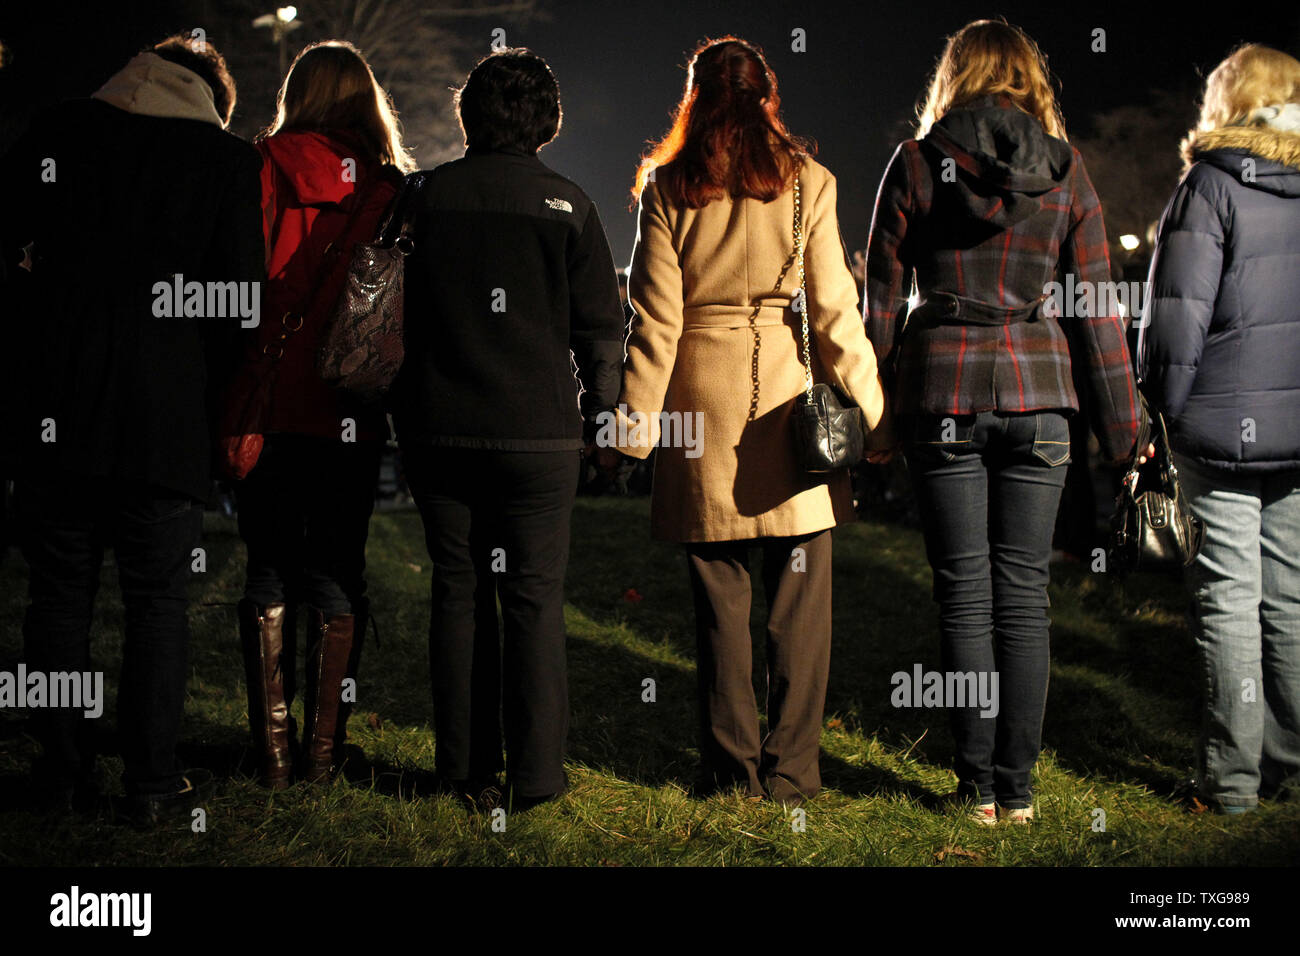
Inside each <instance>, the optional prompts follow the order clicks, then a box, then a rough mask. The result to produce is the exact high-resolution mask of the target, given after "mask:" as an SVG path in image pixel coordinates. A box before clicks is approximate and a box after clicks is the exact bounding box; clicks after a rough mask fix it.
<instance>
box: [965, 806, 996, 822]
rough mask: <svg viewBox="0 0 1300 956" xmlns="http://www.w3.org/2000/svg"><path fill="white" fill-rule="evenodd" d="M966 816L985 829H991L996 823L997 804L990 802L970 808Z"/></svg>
mask: <svg viewBox="0 0 1300 956" xmlns="http://www.w3.org/2000/svg"><path fill="white" fill-rule="evenodd" d="M967 816H968V817H970V819H972V820H974V821H975V822H976V823H979V824H981V825H983V826H986V827H991V826H993V825H994V824H995V823H997V822H998V808H997V804H996V803H994V802H993V801H992V800H990V801H989V802H988V803H981V804H978V805H977V806H973V807H971V808H970V810H969V812H968V813H967Z"/></svg>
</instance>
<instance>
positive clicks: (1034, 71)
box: [916, 20, 1065, 139]
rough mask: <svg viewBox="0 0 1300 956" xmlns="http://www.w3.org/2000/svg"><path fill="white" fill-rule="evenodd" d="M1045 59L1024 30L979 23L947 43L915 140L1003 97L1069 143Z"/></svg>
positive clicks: (993, 22) (998, 23)
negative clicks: (977, 104)
mask: <svg viewBox="0 0 1300 956" xmlns="http://www.w3.org/2000/svg"><path fill="white" fill-rule="evenodd" d="M1051 76H1052V75H1051V73H1050V72H1049V71H1048V69H1047V57H1045V56H1044V55H1043V51H1042V50H1040V49H1039V48H1038V44H1037V43H1035V42H1034V41H1033V40H1032V39H1031V38H1030V37H1029V35H1028V34H1027V33H1025V31H1024V30H1021V29H1020V28H1019V27H1015V26H1012V25H1011V24H1009V23H1005V22H1003V21H1001V20H976V21H975V22H973V23H968V24H966V26H964V27H962V28H961V29H960V30H958V31H957V32H956V33H954V34H953V35H952V36H951V37H949V38H948V43H947V45H946V46H945V47H944V48H943V54H942V55H941V56H940V57H939V62H938V64H937V65H936V66H935V68H934V76H933V77H932V78H931V80H930V86H929V89H928V90H927V92H926V96H925V102H924V104H923V105H922V106H921V107H920V108H919V109H918V110H917V128H916V138H917V139H921V138H922V137H923V136H925V135H926V134H927V133H928V132H930V127H931V126H933V125H934V124H935V123H937V122H938V121H939V120H940V119H941V118H942V117H943V115H944V114H945V113H947V112H948V111H949V110H952V109H957V108H958V107H961V106H965V105H966V104H967V103H969V102H971V101H972V100H975V99H978V98H979V97H981V96H990V95H995V94H998V93H1005V94H1006V95H1007V96H1009V97H1010V98H1011V102H1012V103H1013V104H1014V105H1015V106H1016V107H1017V108H1019V109H1020V110H1023V111H1024V112H1026V113H1028V114H1029V115H1030V116H1032V117H1034V119H1036V120H1038V122H1039V123H1041V124H1042V126H1043V129H1044V130H1045V131H1046V132H1047V133H1048V134H1049V135H1051V136H1055V137H1057V138H1058V139H1065V120H1064V119H1062V117H1061V108H1060V106H1058V105H1057V102H1056V94H1055V92H1054V91H1053V89H1052V79H1051Z"/></svg>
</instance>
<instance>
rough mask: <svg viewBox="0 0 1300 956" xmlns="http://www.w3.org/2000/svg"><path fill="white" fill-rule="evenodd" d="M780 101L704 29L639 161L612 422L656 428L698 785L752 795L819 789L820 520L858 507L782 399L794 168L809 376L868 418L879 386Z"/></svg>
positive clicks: (826, 202) (824, 651)
mask: <svg viewBox="0 0 1300 956" xmlns="http://www.w3.org/2000/svg"><path fill="white" fill-rule="evenodd" d="M779 102H780V101H779V99H778V97H777V86H776V78H775V77H774V76H773V75H772V72H771V70H770V69H768V67H767V64H766V63H765V62H764V60H763V58H762V55H761V54H760V53H759V51H758V50H756V49H755V48H754V47H752V46H751V45H749V44H748V43H745V42H744V41H741V40H737V39H734V38H731V37H727V38H724V39H722V40H717V41H710V42H708V43H705V44H704V45H703V46H701V47H700V48H699V49H698V50H697V51H696V53H695V56H694V57H693V58H692V60H691V64H690V69H689V74H688V77H687V82H686V92H685V95H684V97H683V98H682V101H681V104H680V105H679V107H678V109H677V113H676V117H675V120H674V123H673V127H672V129H671V130H670V131H669V132H668V134H667V135H666V136H665V137H664V139H663V140H662V141H661V142H660V143H659V145H658V146H657V147H656V148H655V149H654V150H653V151H652V152H651V153H650V155H649V156H648V157H647V158H646V160H645V161H644V162H643V164H642V167H641V171H640V174H639V175H638V177H637V184H636V193H637V195H638V196H639V198H640V221H639V227H638V234H637V243H636V250H635V252H634V253H633V258H632V268H631V272H630V275H629V280H628V291H629V297H630V300H631V303H632V306H633V308H634V310H635V312H636V316H635V318H634V320H633V322H632V327H631V331H630V334H629V337H628V341H627V363H626V366H625V368H624V373H623V390H622V395H621V397H620V405H619V408H618V424H619V429H618V433H617V435H616V436H614V437H615V438H616V439H617V441H616V444H617V446H618V448H619V450H620V451H623V452H625V453H627V454H629V455H633V456H636V457H639V458H644V457H646V456H647V455H648V454H649V452H650V448H651V447H652V446H653V445H654V444H655V443H656V442H659V439H660V434H661V431H662V432H663V441H662V443H660V448H659V452H658V456H657V459H656V462H655V475H654V492H653V496H652V500H651V525H652V533H653V535H654V536H655V537H656V538H661V539H666V540H669V541H680V542H682V543H684V544H685V546H686V550H687V554H688V556H689V559H690V560H689V563H690V575H691V586H692V590H693V593H694V598H695V616H696V639H697V644H698V651H699V664H698V674H699V704H700V729H701V734H700V736H701V743H700V756H701V760H702V763H703V777H704V781H703V787H702V790H703V791H704V792H709V791H712V790H715V789H721V788H726V787H730V786H740V787H742V788H743V789H744V791H745V793H746V794H747V795H748V796H749V797H751V798H755V799H757V798H761V797H762V796H763V795H764V794H765V793H766V794H767V795H768V796H770V797H771V798H773V799H777V800H782V801H784V802H799V801H800V800H802V799H804V798H807V797H811V796H812V795H813V794H815V793H816V792H817V791H818V789H819V788H820V786H821V777H820V773H819V769H818V747H819V742H820V739H821V725H822V709H823V705H824V703H825V697H826V679H827V671H828V668H829V663H830V638H831V537H830V533H829V529H830V528H832V527H834V526H835V525H837V524H840V523H843V522H847V521H852V520H853V518H854V511H853V499H852V491H851V489H850V485H849V475H848V471H847V469H844V470H841V471H839V472H836V473H832V474H831V475H829V476H828V475H811V474H808V473H807V472H806V471H804V470H802V468H801V467H800V465H799V463H798V461H797V460H796V457H795V445H794V435H793V431H792V425H791V412H792V410H793V409H794V406H795V403H796V401H797V400H798V399H799V398H800V396H801V394H802V393H803V391H804V383H805V377H804V367H803V365H802V362H801V357H800V355H801V349H802V345H801V339H802V333H801V325H802V317H801V316H800V314H799V313H798V312H796V311H795V310H794V309H793V308H792V300H793V299H794V297H795V295H796V292H797V290H798V288H799V269H798V265H797V263H796V257H795V244H794V237H793V224H794V215H795V196H796V190H795V185H796V179H797V184H798V194H799V198H800V206H801V216H800V219H801V222H802V230H803V235H804V237H805V239H804V241H805V246H806V248H805V271H806V275H807V300H808V309H809V332H810V346H811V354H812V372H813V378H814V380H815V381H817V382H827V383H830V384H831V385H833V386H835V387H837V388H839V389H840V390H841V392H842V393H843V394H845V395H846V396H847V397H848V398H850V399H851V400H852V401H853V402H855V403H856V404H858V405H859V406H861V408H862V410H863V413H864V416H863V417H864V425H865V426H866V427H868V428H870V429H872V430H875V429H877V426H878V425H879V424H880V422H881V419H882V416H883V414H884V393H883V391H882V388H881V384H880V378H879V375H878V374H877V370H876V358H875V354H874V353H873V352H872V349H871V345H870V343H869V342H868V341H867V337H866V334H865V332H864V331H863V327H862V320H861V317H860V315H859V312H858V302H857V288H856V286H855V284H854V280H853V276H852V274H851V273H850V272H849V266H848V262H847V259H846V256H845V254H844V246H843V243H842V242H841V240H840V234H839V226H838V224H837V220H836V216H835V179H834V177H833V176H831V174H830V173H829V172H827V170H826V169H825V168H824V167H822V166H820V165H818V164H817V163H816V162H814V161H813V160H812V158H811V156H810V155H809V150H808V148H807V147H806V146H805V145H804V144H803V143H801V142H800V141H799V140H797V139H795V138H793V137H792V136H791V135H790V134H789V133H788V132H787V131H786V129H785V127H784V125H782V123H781V120H780V118H779V113H778V110H779ZM661 426H663V427H662V428H661ZM872 437H873V438H876V437H877V436H872ZM871 444H873V445H874V444H876V442H875V441H873V442H872V443H871ZM608 456H609V453H608V452H607V451H603V450H602V452H601V457H602V458H605V459H606V460H607V459H608ZM753 548H758V549H760V550H761V551H762V552H763V586H764V588H765V590H766V592H767V601H768V607H769V617H768V626H767V673H768V686H767V718H768V733H767V735H766V736H765V737H761V738H760V735H759V722H758V711H757V708H756V706H755V700H754V692H753V685H752V683H751V676H750V675H751V657H750V647H751V641H750V633H749V608H750V571H749V567H750V565H749V559H750V552H751V549H753Z"/></svg>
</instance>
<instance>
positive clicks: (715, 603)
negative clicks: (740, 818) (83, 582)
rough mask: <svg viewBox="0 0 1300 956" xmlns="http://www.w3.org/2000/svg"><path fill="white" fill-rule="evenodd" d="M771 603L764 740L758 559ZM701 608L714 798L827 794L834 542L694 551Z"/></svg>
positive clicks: (706, 763)
mask: <svg viewBox="0 0 1300 956" xmlns="http://www.w3.org/2000/svg"><path fill="white" fill-rule="evenodd" d="M754 548H758V549H759V550H761V551H762V556H763V588H764V591H765V592H766V595H767V606H768V617H767V646H766V651H767V708H766V709H767V726H768V731H767V734H766V736H762V737H761V738H760V734H759V726H758V709H757V705H756V703H755V701H754V684H753V652H752V647H753V642H752V638H751V637H750V633H749V611H750V594H751V592H750V570H749V560H750V551H751V549H754ZM686 553H687V555H688V557H689V563H690V575H691V591H692V593H693V594H694V598H695V639H696V648H697V652H698V663H697V665H696V673H697V677H698V687H699V720H700V758H701V762H702V764H703V766H702V771H703V776H704V789H705V791H708V790H712V789H716V788H723V787H729V786H735V785H739V786H741V787H743V788H744V789H745V791H746V793H748V794H749V795H750V796H760V795H762V794H763V793H764V792H766V793H767V794H768V795H770V796H771V797H772V798H773V799H776V800H783V801H790V802H797V801H799V800H802V799H805V798H809V797H812V796H814V795H816V793H817V792H818V790H820V789H821V770H820V766H819V763H818V759H819V756H820V746H821V731H822V715H823V710H824V708H825V704H826V682H827V680H828V677H829V675H830V654H831V533H830V531H819V532H817V533H815V534H811V535H803V536H800V537H789V538H758V539H755V540H752V541H717V542H709V543H703V544H688V545H687V546H686Z"/></svg>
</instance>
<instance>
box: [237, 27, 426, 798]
mask: <svg viewBox="0 0 1300 956" xmlns="http://www.w3.org/2000/svg"><path fill="white" fill-rule="evenodd" d="M258 149H259V151H260V152H261V154H262V211H263V228H264V231H265V235H266V249H267V287H266V290H265V293H264V296H263V309H262V315H263V320H262V323H261V326H260V327H259V328H258V329H257V330H256V331H255V332H253V333H252V334H251V336H250V338H251V341H250V343H249V344H250V347H251V348H252V349H255V350H256V351H257V352H262V353H263V354H269V355H272V356H277V357H278V358H277V368H276V372H275V380H274V386H273V390H272V394H271V399H270V407H269V409H268V415H267V421H266V427H265V433H266V442H265V446H264V448H263V450H262V453H261V455H260V456H259V458H258V461H257V465H256V466H255V467H254V468H253V470H252V471H251V472H250V473H249V474H248V476H247V478H245V479H244V480H243V481H241V482H239V483H238V484H237V486H236V489H235V491H236V498H237V501H238V505H239V533H240V536H241V537H242V538H243V539H244V543H245V544H246V545H247V548H248V577H247V583H246V585H245V589H244V599H243V601H241V602H240V606H239V622H240V634H241V643H242V647H243V652H244V662H245V671H246V677H247V681H248V715H249V724H250V728H251V730H252V735H253V740H254V745H255V746H256V748H257V751H258V759H259V777H260V779H261V782H262V783H263V784H265V785H266V786H268V787H271V788H273V789H278V788H282V787H285V786H288V784H289V781H290V777H291V774H292V773H293V769H294V766H293V765H294V761H293V759H292V757H291V741H292V740H293V739H294V738H295V737H296V733H295V728H294V726H293V720H292V718H290V716H289V707H290V705H291V704H292V701H293V696H294V685H295V669H296V651H295V648H294V627H293V624H292V619H291V618H290V619H288V620H286V613H285V609H286V607H288V606H293V605H303V606H305V607H306V613H307V643H308V647H307V667H306V686H305V693H304V700H303V717H304V721H305V725H306V726H305V727H304V734H303V743H302V753H301V757H300V760H299V761H298V768H297V770H298V773H297V775H298V777H299V778H300V779H306V780H311V781H322V780H328V779H329V776H330V773H331V770H332V769H333V768H334V765H335V763H336V746H337V745H338V744H341V743H342V741H343V739H344V737H345V735H346V724H347V711H348V705H347V704H346V703H345V702H344V701H343V700H342V697H343V694H342V684H343V681H344V680H345V679H346V678H348V677H353V678H355V676H356V671H357V663H358V659H359V656H360V650H361V639H362V634H363V632H364V628H365V623H366V617H367V610H368V601H367V599H366V597H365V591H366V582H365V578H364V570H365V545H366V535H367V531H368V527H369V522H370V514H371V511H372V509H373V505H374V498H375V488H376V485H377V483H378V476H379V459H380V453H381V451H382V449H383V443H384V441H385V440H386V439H387V438H388V426H387V421H386V419H385V417H384V414H383V412H382V411H381V410H379V409H376V408H365V407H361V406H357V405H353V404H351V403H349V402H348V401H347V400H346V399H345V398H343V397H341V396H340V395H339V394H338V393H336V392H334V391H333V390H332V389H330V388H329V387H328V386H327V385H326V384H325V383H324V382H323V381H322V380H321V379H320V377H319V376H318V375H317V374H316V371H315V355H316V351H317V346H318V343H319V340H320V336H321V332H322V329H323V326H324V323H325V321H326V320H327V318H328V317H329V315H330V313H331V312H332V310H333V306H334V304H335V302H336V301H337V299H338V296H339V293H340V291H341V290H342V287H343V283H344V281H345V279H346V272H347V263H348V260H349V258H350V252H351V249H352V247H353V246H354V245H355V244H356V242H358V241H363V240H365V239H368V238H369V237H371V236H372V235H373V234H374V232H375V230H376V228H377V227H378V223H379V219H380V217H381V216H382V215H383V213H384V210H385V209H386V208H387V206H388V205H389V203H390V202H391V200H392V199H393V196H394V195H395V193H396V189H397V186H398V185H400V183H401V173H402V172H406V171H409V170H411V169H413V168H414V166H415V163H414V161H413V160H412V159H411V157H410V155H409V154H408V153H407V152H406V150H405V148H404V147H403V146H402V141H401V135H400V132H399V130H398V126H397V121H396V117H395V115H394V112H393V109H392V105H391V103H390V101H389V98H388V94H387V93H385V92H384V90H383V89H382V88H381V87H380V86H379V84H378V83H377V82H376V80H375V77H374V74H373V73H372V72H371V69H370V67H369V65H368V64H367V63H366V61H365V59H364V58H363V57H362V56H361V54H360V53H359V52H358V51H357V50H356V49H355V48H354V47H353V46H351V45H350V44H347V43H342V42H338V41H329V42H325V43H318V44H314V45H312V46H309V47H307V48H306V49H305V50H303V51H302V52H301V53H300V54H299V55H298V57H297V59H295V60H294V63H293V66H292V67H291V68H290V70H289V74H288V76H287V77H286V78H285V81H284V85H283V87H282V88H281V90H280V95H279V100H278V109H277V113H276V118H275V121H274V122H273V123H272V124H271V126H270V127H269V128H268V129H267V131H266V132H265V133H264V134H263V136H262V138H261V140H260V142H259V143H258Z"/></svg>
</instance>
